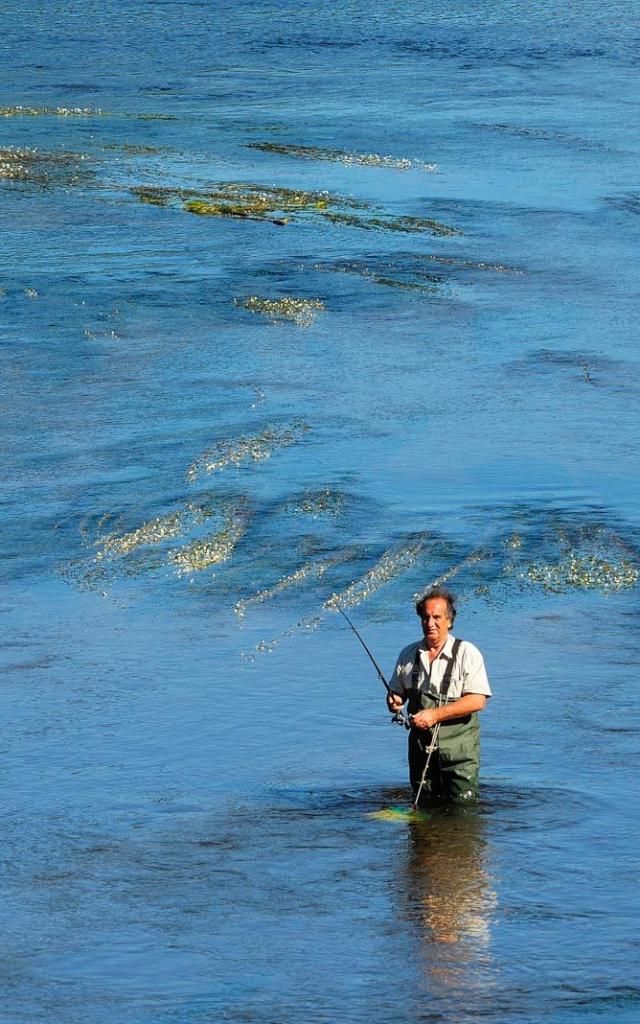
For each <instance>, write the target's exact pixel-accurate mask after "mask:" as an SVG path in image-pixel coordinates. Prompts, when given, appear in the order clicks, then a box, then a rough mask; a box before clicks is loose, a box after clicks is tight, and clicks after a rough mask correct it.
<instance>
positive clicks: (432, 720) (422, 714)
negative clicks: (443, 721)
mask: <svg viewBox="0 0 640 1024" xmlns="http://www.w3.org/2000/svg"><path fill="white" fill-rule="evenodd" d="M437 720H438V718H437V715H436V710H435V708H423V710H422V711H418V712H417V713H416V714H415V715H411V716H410V721H411V724H412V725H413V726H415V728H416V729H433V727H434V725H435V724H436V722H437Z"/></svg>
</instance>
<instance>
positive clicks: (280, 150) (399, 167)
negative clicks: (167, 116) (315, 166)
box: [247, 142, 438, 171]
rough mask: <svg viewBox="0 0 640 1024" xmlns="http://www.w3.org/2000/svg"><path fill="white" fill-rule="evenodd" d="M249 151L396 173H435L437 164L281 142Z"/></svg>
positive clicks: (257, 145) (253, 145) (255, 145)
mask: <svg viewBox="0 0 640 1024" xmlns="http://www.w3.org/2000/svg"><path fill="white" fill-rule="evenodd" d="M247 148H248V149H258V150H261V151H262V152H264V153H276V154H279V155H281V156H290V157H294V158H295V159H298V160H319V161H324V162H328V163H335V164H344V165H345V166H346V167H349V166H356V167H387V168H390V169H391V170H394V171H408V170H411V169H412V168H415V169H418V170H421V171H435V170H436V169H437V166H438V165H437V164H434V163H425V162H424V161H422V160H409V159H407V158H406V157H395V156H387V155H384V156H383V155H381V154H380V153H352V152H349V151H348V150H345V149H331V148H329V147H325V146H297V145H293V144H291V145H289V144H287V143H281V142H249V143H248V145H247Z"/></svg>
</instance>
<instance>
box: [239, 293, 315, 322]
mask: <svg viewBox="0 0 640 1024" xmlns="http://www.w3.org/2000/svg"><path fill="white" fill-rule="evenodd" d="M235 303H236V305H237V306H241V307H242V308H243V309H248V310H250V312H252V313H258V314H260V315H261V316H264V317H266V318H267V319H268V320H270V321H271V323H272V324H277V323H282V322H283V321H284V322H286V321H288V322H290V323H294V324H297V325H298V327H311V325H312V324H313V322H314V321H315V319H316V316H317V315H318V313H321V312H322V311H323V310H324V308H325V307H324V303H323V302H321V301H320V299H300V298H295V297H294V296H290V295H289V296H285V297H284V298H282V299H265V298H262V297H261V296H259V295H250V296H249V297H248V298H246V299H236V300H235Z"/></svg>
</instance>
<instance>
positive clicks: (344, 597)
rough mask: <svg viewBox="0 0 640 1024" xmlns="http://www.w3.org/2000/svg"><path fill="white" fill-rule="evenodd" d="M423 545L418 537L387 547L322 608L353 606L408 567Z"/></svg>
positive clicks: (414, 560)
mask: <svg viewBox="0 0 640 1024" xmlns="http://www.w3.org/2000/svg"><path fill="white" fill-rule="evenodd" d="M424 547H425V541H424V540H422V539H419V540H415V541H412V542H411V543H409V544H405V545H402V546H400V547H398V546H395V547H392V548H389V549H388V550H387V551H385V552H384V554H383V555H381V557H380V558H379V559H378V561H377V562H376V564H375V565H374V566H373V567H372V568H371V569H369V570H368V571H367V572H366V573H365V574H364V575H363V576H361V577H360V578H359V579H357V580H354V582H353V583H350V584H349V586H348V587H346V588H345V590H342V591H341V592H340V593H339V594H332V595H331V597H330V598H328V600H327V601H325V602H324V604H323V606H322V607H323V609H330V610H335V609H336V608H339V607H340V606H344V607H345V608H355V607H356V606H357V605H359V604H361V603H362V602H363V601H366V600H367V598H369V597H371V595H372V594H375V593H376V591H377V590H380V588H381V587H384V586H385V584H387V583H390V582H391V580H393V579H395V578H396V577H397V576H399V575H401V573H403V572H406V571H407V569H410V568H411V566H412V565H414V563H415V562H416V560H417V558H418V557H419V555H420V554H421V553H422V552H423V551H424Z"/></svg>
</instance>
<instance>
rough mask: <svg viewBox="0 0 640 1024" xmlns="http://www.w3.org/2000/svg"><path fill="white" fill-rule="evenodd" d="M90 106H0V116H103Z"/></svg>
mask: <svg viewBox="0 0 640 1024" xmlns="http://www.w3.org/2000/svg"><path fill="white" fill-rule="evenodd" d="M103 116H104V111H102V110H99V109H96V110H94V109H92V108H91V107H23V106H17V107H0V117H103Z"/></svg>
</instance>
